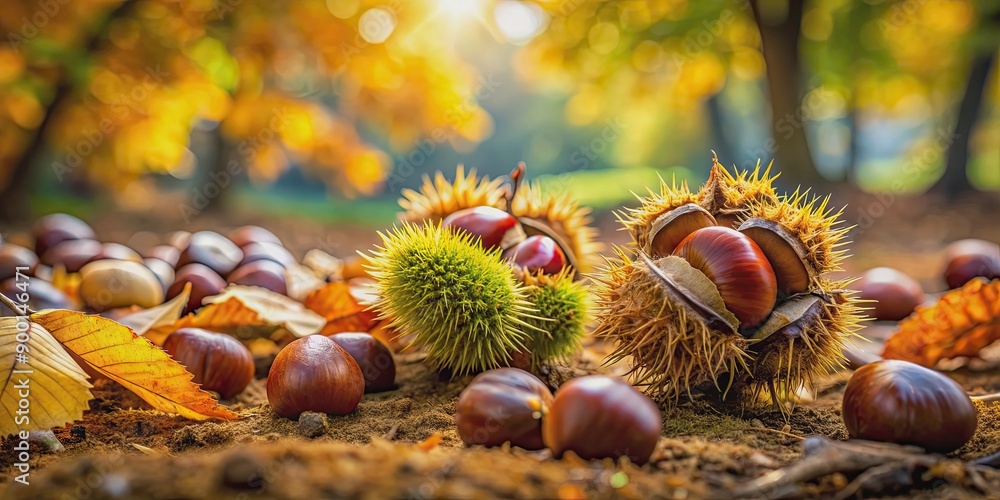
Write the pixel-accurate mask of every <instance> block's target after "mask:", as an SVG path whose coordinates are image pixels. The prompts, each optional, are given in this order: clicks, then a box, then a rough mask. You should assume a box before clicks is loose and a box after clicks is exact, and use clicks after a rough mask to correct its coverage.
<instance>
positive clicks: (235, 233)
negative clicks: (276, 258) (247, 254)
mask: <svg viewBox="0 0 1000 500" xmlns="http://www.w3.org/2000/svg"><path fill="white" fill-rule="evenodd" d="M226 236H228V237H229V240H230V241H232V242H233V243H235V244H236V246H238V247H240V248H243V247H245V246H247V245H249V244H251V243H274V244H277V245H281V240H280V239H278V237H277V236H275V235H274V233H272V232H271V231H268V230H267V229H264V228H262V227H260V226H241V227H238V228H236V229H233V230H232V231H230V232H229V234H227V235H226Z"/></svg>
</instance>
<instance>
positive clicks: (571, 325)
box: [521, 268, 590, 368]
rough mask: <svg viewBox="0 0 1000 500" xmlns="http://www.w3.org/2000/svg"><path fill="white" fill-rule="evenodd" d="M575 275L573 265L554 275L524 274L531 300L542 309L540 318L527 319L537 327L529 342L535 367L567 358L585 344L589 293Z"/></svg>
mask: <svg viewBox="0 0 1000 500" xmlns="http://www.w3.org/2000/svg"><path fill="white" fill-rule="evenodd" d="M573 278H574V276H573V271H572V270H571V269H570V268H564V269H563V270H562V272H560V273H559V274H556V275H554V276H550V275H547V274H544V273H542V272H540V271H539V272H538V273H535V274H531V273H523V274H522V275H521V281H522V282H523V283H524V284H525V286H526V287H527V293H528V302H530V303H531V304H532V305H533V306H534V307H535V309H537V310H538V314H537V317H534V318H528V319H527V320H526V321H527V323H528V324H529V325H531V326H533V327H534V331H530V332H529V338H528V340H527V342H526V344H527V348H528V352H529V353H530V355H531V366H532V368H537V367H538V366H541V365H542V364H545V363H548V362H551V361H558V360H563V359H566V358H568V357H569V356H571V355H572V354H573V353H575V352H576V351H578V350H579V349H580V347H581V343H580V340H581V339H582V338H583V337H584V335H586V333H587V331H586V328H587V322H588V318H589V312H590V304H589V296H588V293H589V292H588V290H587V287H586V286H585V285H584V284H582V283H580V282H579V281H575V280H574V279H573Z"/></svg>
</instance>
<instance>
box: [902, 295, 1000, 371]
mask: <svg viewBox="0 0 1000 500" xmlns="http://www.w3.org/2000/svg"><path fill="white" fill-rule="evenodd" d="M997 340H1000V279H997V280H993V281H992V282H989V283H987V282H986V281H983V280H979V279H976V280H972V281H970V282H968V283H966V284H965V286H963V287H962V288H959V289H958V290H952V291H950V292H948V293H946V294H945V295H944V296H943V297H941V299H940V300H938V301H937V303H936V304H934V305H933V306H931V307H920V308H917V311H916V312H915V313H913V314H912V315H911V316H910V317H909V318H906V319H905V320H903V321H902V322H900V323H899V331H898V332H896V333H894V334H893V335H892V337H889V340H888V341H886V343H885V350H884V351H883V352H882V357H884V358H889V359H902V360H906V361H912V362H914V363H917V364H920V365H923V366H927V367H933V366H934V365H936V364H937V362H938V361H940V360H942V359H950V358H956V357H959V356H967V357H976V356H978V355H979V351H980V350H982V349H983V348H984V347H986V346H988V345H990V344H992V343H993V342H995V341H997Z"/></svg>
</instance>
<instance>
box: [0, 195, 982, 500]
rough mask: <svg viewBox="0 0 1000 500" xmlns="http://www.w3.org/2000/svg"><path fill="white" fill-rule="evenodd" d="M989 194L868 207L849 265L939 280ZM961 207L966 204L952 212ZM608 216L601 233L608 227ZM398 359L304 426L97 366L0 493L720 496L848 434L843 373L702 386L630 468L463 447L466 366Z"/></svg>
mask: <svg viewBox="0 0 1000 500" xmlns="http://www.w3.org/2000/svg"><path fill="white" fill-rule="evenodd" d="M897 203H899V204H901V205H900V206H899V207H896V208H901V209H907V210H909V209H910V208H908V207H911V206H912V207H913V208H912V210H921V212H919V213H921V214H923V213H924V211H925V209H924V208H923V207H922V206H921V205H920V204H919V203H916V202H914V203H912V204H911V203H910V202H908V201H906V200H901V201H899V202H897ZM991 203H992V202H991ZM989 206H990V207H993V208H990V209H987V210H986V213H982V214H981V215H980V217H981V218H982V219H983V221H982V222H983V225H975V224H974V222H973V224H974V225H973V226H970V227H971V228H974V229H973V230H970V231H968V234H953V233H948V234H947V235H946V236H945V237H938V236H935V237H934V238H933V243H927V244H921V245H910V244H909V243H906V244H904V243H900V242H909V241H911V237H912V236H911V235H910V234H908V233H907V229H906V228H907V227H913V226H912V225H911V224H914V222H913V221H914V220H916V221H918V222H919V221H920V220H921V219H920V217H918V218H917V219H913V218H910V217H906V218H901V217H890V216H886V217H884V218H883V219H879V220H877V221H876V223H875V225H874V226H872V228H870V229H868V230H867V231H866V232H865V233H864V235H863V238H862V241H860V242H859V243H858V245H856V246H855V252H856V253H857V252H858V250H857V249H858V248H861V249H863V253H864V255H863V256H862V257H860V258H858V259H856V262H854V263H852V265H851V266H850V268H849V269H848V271H858V270H859V269H864V268H867V267H871V266H874V265H886V264H887V263H892V264H891V265H894V266H896V267H900V268H901V269H903V270H904V271H908V272H911V273H913V274H914V275H916V276H918V277H919V278H920V279H921V280H922V281H923V282H924V284H925V286H926V287H927V288H928V290H936V289H938V288H940V285H939V284H938V283H937V282H936V281H935V280H936V279H937V278H936V276H935V275H934V273H936V271H933V269H937V267H931V266H932V262H933V266H939V261H938V260H936V259H939V258H940V257H938V256H939V255H940V254H939V252H940V249H941V247H942V246H943V245H944V244H945V242H947V241H949V240H952V239H955V238H958V237H965V236H969V235H971V234H975V235H977V236H980V237H987V238H990V239H993V240H994V241H1000V234H998V233H1000V228H998V227H997V226H996V225H995V224H992V223H988V222H987V221H986V220H985V219H987V218H989V217H992V215H990V214H991V213H992V214H995V213H997V212H996V208H995V207H996V205H994V204H990V205H989ZM965 208H968V207H963V210H964V209H965ZM952 213H953V212H952ZM971 213H972V214H976V213H978V212H976V211H973V212H971ZM939 216H940V217H944V215H940V214H939V215H937V216H935V217H939ZM922 217H925V218H926V217H930V216H929V215H925V216H922ZM969 217H970V213H969V212H966V213H964V215H963V220H966V218H969ZM973 218H974V217H973ZM902 220H906V221H907V222H906V223H903V222H901V221H902ZM934 220H937V219H934ZM943 220H947V218H946V217H945V218H944V219H943ZM849 222H850V223H854V221H853V220H850V221H849ZM274 227H280V226H277V225H274ZM612 227H613V226H610V225H608V229H607V230H605V231H604V234H606V235H609V236H615V237H621V233H617V232H615V231H613V230H611V229H612ZM938 227H939V228H943V230H944V231H949V228H953V226H952V225H950V224H943V225H939V226H938ZM984 228H986V229H984ZM989 228H992V229H989ZM290 230H294V228H293V229H290ZM991 231H992V233H991ZM886 233H888V235H887V234H886ZM920 235H921V236H922V237H924V238H925V240H924V241H926V239H931V238H930V236H929V235H926V234H923V233H920ZM282 236H284V235H282ZM351 236H352V240H353V236H356V235H354V234H352V235H351ZM369 239H371V238H369ZM901 255H902V257H900V256H901ZM929 268H930V269H932V271H928V270H927V269H929ZM893 326H894V325H881V324H875V325H873V326H870V327H869V328H867V329H866V332H865V334H866V335H868V336H870V337H873V338H874V339H875V341H876V342H875V343H873V344H866V345H865V348H866V349H867V350H871V351H876V352H877V351H878V350H879V341H880V339H884V337H885V336H886V335H887V334H888V333H890V332H891V331H892V329H893ZM605 352H606V347H605V346H601V345H598V344H591V345H590V346H588V348H587V350H586V351H585V352H584V353H582V354H581V355H580V356H579V357H578V358H577V359H575V360H574V361H573V362H572V363H571V364H570V366H565V367H560V368H558V369H556V370H554V371H553V372H552V373H550V374H548V381H549V382H550V383H551V384H553V385H558V384H559V383H560V382H562V381H564V380H566V379H568V378H570V377H572V376H578V375H580V374H584V373H595V372H599V371H605V372H611V373H620V372H621V370H622V367H608V368H605V369H601V368H599V361H600V359H601V358H602V356H603V354H604V353H605ZM397 362H398V368H399V370H398V375H397V383H398V388H397V389H396V390H393V391H389V392H384V393H380V394H370V395H365V397H364V400H363V401H362V403H361V405H360V406H359V407H358V408H357V410H356V411H355V412H353V413H352V414H350V415H348V416H344V417H329V416H321V417H319V418H320V420H319V421H320V422H321V425H322V430H321V433H320V435H319V437H315V438H308V437H304V436H303V435H302V434H303V433H304V432H305V430H302V431H300V426H299V423H298V422H295V421H292V420H288V419H284V418H281V417H277V416H275V415H274V414H273V413H272V412H271V411H270V408H269V406H268V405H267V402H266V397H265V395H264V383H263V381H262V380H257V381H254V382H253V383H252V384H251V386H250V387H248V388H247V390H246V391H244V392H243V393H242V394H240V395H238V396H237V397H236V398H235V400H234V401H227V402H226V403H229V404H231V407H232V408H233V409H234V410H235V411H237V412H238V413H239V416H240V418H239V420H235V421H230V422H206V423H197V422H192V421H189V420H186V419H183V418H179V417H174V416H169V415H165V414H162V413H158V412H155V411H151V410H149V407H148V406H147V405H146V404H145V403H144V402H143V401H141V400H140V399H139V398H137V397H136V396H134V395H132V394H131V393H129V392H127V391H125V390H124V389H123V388H121V387H120V386H118V385H117V384H115V383H113V382H110V381H107V380H98V381H96V382H95V389H94V391H93V392H94V395H95V399H94V400H93V401H92V402H91V411H90V412H88V413H87V414H86V416H85V418H84V419H83V420H82V421H80V422H77V423H76V424H75V425H73V426H70V427H67V428H61V429H56V430H55V434H56V436H57V437H58V438H59V440H60V441H61V442H62V443H63V445H65V448H66V449H65V451H61V452H58V453H53V452H42V451H40V450H37V449H36V450H33V452H32V453H33V454H32V473H31V476H30V480H31V485H30V486H28V487H25V486H23V485H20V484H18V483H14V482H13V481H12V478H13V477H14V476H15V475H16V474H17V471H16V469H15V468H14V467H13V456H12V454H11V453H9V452H7V451H5V452H3V453H0V481H3V482H5V483H6V484H5V485H2V486H0V498H5V499H34V498H271V497H278V498H331V497H361V498H387V497H388V498H396V497H407V498H439V497H449V498H453V497H460V498H492V497H523V498H581V497H589V498H608V497H626V498H701V497H705V496H708V495H713V494H717V495H721V496H723V497H726V495H725V492H726V491H727V490H731V489H732V488H734V487H735V486H737V485H739V484H741V483H742V482H744V481H748V480H750V479H753V478H756V477H759V476H761V475H762V474H765V473H767V472H769V471H772V470H775V469H777V468H779V467H781V466H784V465H787V464H789V463H791V462H793V461H794V460H796V459H797V458H798V457H799V456H800V455H801V450H800V445H801V439H802V437H804V436H808V435H814V434H815V435H821V436H826V437H829V438H831V439H835V440H843V439H846V438H847V431H846V429H845V428H844V425H843V423H842V420H841V417H840V400H841V394H842V391H843V387H844V384H845V383H846V381H847V379H848V378H849V375H850V374H849V373H846V372H845V373H834V374H830V375H829V376H827V377H825V378H824V379H823V380H821V381H819V384H818V388H817V391H816V393H815V394H816V395H815V396H814V397H812V398H806V399H805V400H804V401H802V402H801V403H800V404H799V405H798V406H797V407H796V408H795V409H794V411H793V412H792V413H791V415H790V416H788V417H786V416H784V415H783V414H782V413H781V412H779V411H777V410H776V409H774V408H772V407H762V408H754V409H748V410H744V411H735V410H733V409H730V408H725V407H719V406H716V405H712V404H709V403H707V402H704V401H700V400H698V401H695V402H688V403H684V404H682V405H681V406H679V407H677V408H672V409H667V408H664V426H663V437H662V438H661V440H660V443H659V446H658V448H657V450H656V452H655V453H654V457H653V460H652V461H651V463H650V464H647V465H644V466H642V467H636V466H634V465H632V464H628V463H617V464H616V463H614V462H613V461H611V460H604V461H594V462H587V461H583V460H580V459H578V458H575V457H573V456H569V457H564V458H563V459H561V460H556V459H553V458H552V457H551V456H550V455H549V453H548V452H546V451H542V452H526V451H523V450H520V449H510V448H507V447H503V448H495V449H483V448H478V447H476V448H467V447H465V446H464V445H463V444H462V443H461V441H460V439H459V438H458V435H457V433H456V430H455V426H454V420H453V415H454V410H455V402H456V399H457V397H458V395H459V393H460V392H461V390H462V389H463V388H464V387H465V385H466V384H467V383H468V380H469V379H468V378H459V379H454V380H448V379H447V378H445V377H443V376H441V375H439V374H437V373H435V372H433V371H432V370H430V369H429V368H427V367H426V366H425V365H424V364H423V363H422V362H421V360H420V357H419V356H418V355H415V354H404V355H400V356H399V357H398V358H397ZM952 375H953V376H954V378H956V380H959V381H960V382H961V383H962V384H963V385H965V386H966V388H967V389H969V390H974V391H977V392H983V391H997V390H1000V376H998V375H997V372H996V371H995V370H994V367H993V366H992V365H988V366H976V367H975V369H971V368H970V367H962V368H959V369H958V370H957V371H955V372H952ZM11 446H12V442H11V441H9V440H8V441H5V442H3V443H2V448H3V449H4V450H10V449H11ZM998 451H1000V404H996V405H992V406H987V405H980V424H979V429H978V431H977V434H976V435H975V436H974V437H973V439H972V440H971V441H970V442H969V443H968V444H967V445H966V446H965V447H963V448H962V449H960V450H958V451H957V452H955V453H954V454H953V456H954V457H955V458H959V459H963V460H968V459H973V458H978V457H983V456H986V455H990V454H993V453H997V452H998ZM850 479H851V478H850V477H845V476H843V475H840V474H834V475H832V476H828V477H826V478H823V479H822V480H820V481H818V482H816V483H814V484H812V485H811V487H810V490H809V492H810V494H811V495H815V496H828V495H830V494H831V493H832V492H834V491H836V490H837V489H838V488H842V487H843V486H844V485H845V484H846V483H847V481H849V480H850ZM994 479H995V478H994ZM994 486H996V487H997V488H1000V484H994ZM976 495H977V492H975V491H974V490H967V489H965V487H963V486H961V485H957V484H952V483H947V482H937V483H931V484H926V485H920V486H919V487H918V488H917V489H914V490H910V491H905V492H902V493H900V498H932V497H939V496H945V497H949V498H965V497H971V496H976Z"/></svg>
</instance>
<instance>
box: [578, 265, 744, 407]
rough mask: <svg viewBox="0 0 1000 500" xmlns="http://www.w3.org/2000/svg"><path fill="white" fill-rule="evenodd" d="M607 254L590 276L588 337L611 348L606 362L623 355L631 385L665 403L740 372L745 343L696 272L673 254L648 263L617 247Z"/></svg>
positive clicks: (719, 298) (732, 318)
mask: <svg viewBox="0 0 1000 500" xmlns="http://www.w3.org/2000/svg"><path fill="white" fill-rule="evenodd" d="M615 252H616V253H617V255H618V258H616V259H610V260H609V261H608V264H607V266H606V267H605V268H604V269H603V272H601V273H599V274H597V275H596V276H594V280H595V296H596V297H597V299H596V303H597V304H598V305H597V308H598V309H597V311H598V313H597V328H596V329H595V330H594V335H595V336H596V337H598V338H603V339H606V340H610V341H613V342H614V343H615V344H616V346H615V347H616V348H615V351H614V352H613V353H612V354H611V355H610V356H609V357H608V359H607V362H609V363H615V362H618V361H620V360H622V359H625V358H627V357H631V358H632V370H631V372H630V374H629V375H630V376H631V378H632V380H633V383H634V384H635V385H638V386H644V387H645V388H646V392H647V393H649V394H651V395H654V396H660V397H662V399H665V400H676V399H678V398H679V397H680V396H682V395H684V394H688V395H690V391H691V388H692V387H694V386H695V385H698V384H701V383H703V382H707V381H712V382H715V381H716V378H717V376H718V375H719V374H720V373H722V372H725V371H736V370H737V369H739V368H740V367H743V369H744V370H745V369H746V368H745V366H746V365H745V359H746V358H747V355H746V353H745V350H746V347H747V340H746V339H745V338H744V337H743V336H742V335H740V334H739V333H738V332H737V329H736V324H737V320H736V317H735V316H733V315H732V313H729V312H728V311H727V310H726V309H725V307H724V306H723V302H722V296H721V295H720V294H719V292H718V289H717V288H715V285H713V284H712V283H711V282H710V281H709V280H708V278H707V277H706V276H705V275H704V274H701V273H700V272H699V271H697V270H696V269H694V268H693V267H691V265H690V264H688V263H687V262H685V261H684V260H683V259H681V258H679V257H664V258H662V259H657V260H655V261H654V260H652V259H650V258H649V257H646V256H645V254H642V253H640V254H638V256H639V259H636V260H634V259H633V258H632V256H631V255H630V253H629V252H627V251H625V250H624V249H622V248H618V247H616V248H615ZM682 281H683V282H684V283H686V286H682V285H681V284H680V282H682ZM720 389H722V388H720Z"/></svg>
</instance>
